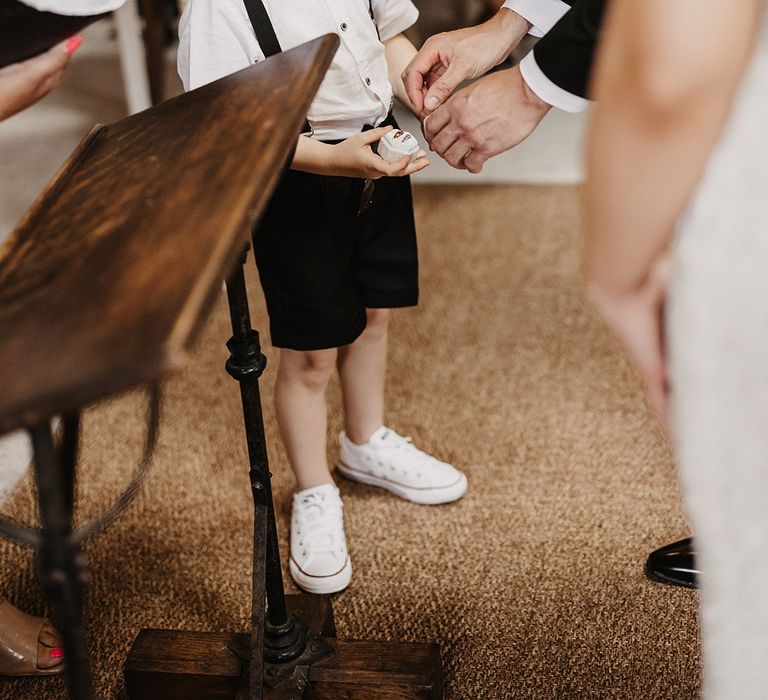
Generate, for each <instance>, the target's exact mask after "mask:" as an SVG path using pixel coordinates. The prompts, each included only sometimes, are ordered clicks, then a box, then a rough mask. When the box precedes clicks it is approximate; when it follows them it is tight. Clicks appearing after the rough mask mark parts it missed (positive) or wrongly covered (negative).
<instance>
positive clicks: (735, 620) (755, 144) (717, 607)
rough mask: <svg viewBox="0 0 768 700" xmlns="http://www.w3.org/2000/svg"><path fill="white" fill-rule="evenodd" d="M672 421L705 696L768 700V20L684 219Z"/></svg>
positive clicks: (672, 303) (673, 335) (676, 283)
mask: <svg viewBox="0 0 768 700" xmlns="http://www.w3.org/2000/svg"><path fill="white" fill-rule="evenodd" d="M668 311H669V313H668V320H667V327H668V334H669V349H670V376H671V380H672V387H673V388H672V392H673V393H672V411H673V413H672V416H673V426H674V428H673V429H674V431H675V435H676V442H677V447H678V455H679V464H680V474H681V479H682V482H683V491H684V494H685V500H686V506H687V508H688V512H689V514H690V517H691V521H692V524H693V530H694V533H695V537H696V547H697V549H696V551H697V553H698V561H699V564H700V568H701V570H702V571H703V576H702V590H701V628H702V643H703V664H704V689H703V695H704V697H705V698H709V699H713V698H714V699H717V700H752V699H754V700H765V699H766V698H768V18H766V17H765V16H764V18H763V21H762V29H761V33H760V36H759V37H758V40H757V45H756V49H755V53H754V56H753V58H752V62H751V67H750V69H749V72H748V74H747V76H746V78H745V80H744V82H743V84H742V86H741V88H740V92H739V97H738V99H737V102H736V104H735V107H734V110H733V112H732V114H731V117H730V119H729V123H728V126H727V127H726V129H725V132H724V134H723V137H722V139H721V142H720V144H719V146H718V148H717V150H716V151H715V153H714V155H713V157H712V159H711V161H710V163H709V166H708V169H707V172H706V175H705V177H704V179H703V181H702V183H701V185H700V187H699V190H698V192H697V194H696V196H695V198H694V199H693V201H692V202H691V204H690V207H689V211H688V212H687V214H686V215H685V217H684V218H683V220H682V221H681V224H680V227H679V231H678V239H677V241H676V245H675V250H674V271H673V282H672V285H671V288H670V296H669V309H668Z"/></svg>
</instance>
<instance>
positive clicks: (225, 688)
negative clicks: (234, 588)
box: [125, 595, 443, 700]
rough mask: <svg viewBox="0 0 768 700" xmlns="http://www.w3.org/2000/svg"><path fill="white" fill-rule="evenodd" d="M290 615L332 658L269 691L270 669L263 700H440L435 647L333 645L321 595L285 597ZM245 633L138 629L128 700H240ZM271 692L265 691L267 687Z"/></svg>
mask: <svg viewBox="0 0 768 700" xmlns="http://www.w3.org/2000/svg"><path fill="white" fill-rule="evenodd" d="M286 602H287V604H288V609H289V611H290V613H291V614H292V615H294V616H295V617H296V618H298V619H300V620H301V621H302V622H303V623H304V624H306V625H307V627H308V629H309V634H310V635H315V636H317V637H320V638H321V639H322V641H323V642H324V643H326V644H328V645H329V646H330V647H331V649H332V650H333V653H332V655H331V656H328V657H326V658H324V659H322V660H320V661H317V662H315V663H313V664H312V665H310V666H301V665H300V666H298V667H296V668H295V670H294V672H293V673H292V675H290V677H288V678H287V679H286V680H284V681H282V682H279V683H277V684H276V685H271V681H270V678H269V676H270V675H275V674H274V673H273V674H271V673H270V672H271V670H272V669H274V668H276V665H274V664H267V665H266V666H265V669H264V676H265V678H264V697H265V698H269V699H270V700H283V699H285V700H289V699H290V700H304V699H305V698H311V699H312V700H373V699H374V698H375V699H376V700H435V699H439V698H442V697H443V682H442V668H441V663H440V647H439V645H437V644H418V643H408V642H369V641H349V640H340V639H336V629H335V625H334V621H333V608H332V606H331V601H330V598H328V597H326V596H311V595H294V596H286ZM249 642H250V635H248V634H233V633H229V632H224V633H217V632H186V631H175V630H155V629H145V630H141V632H139V634H138V636H137V637H136V639H135V641H134V643H133V646H132V648H131V651H130V653H129V654H128V660H127V661H126V664H125V684H126V688H127V691H128V697H129V699H130V700H182V699H184V700H187V699H188V698H195V700H238V699H239V698H243V697H247V695H246V693H247V679H248V675H249V674H248V664H247V661H243V660H242V659H243V657H244V658H246V659H247V657H248V653H249V652H248V651H246V652H245V654H243V649H246V650H247V649H248V646H249ZM270 686H271V687H270Z"/></svg>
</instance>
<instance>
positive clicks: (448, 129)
mask: <svg viewBox="0 0 768 700" xmlns="http://www.w3.org/2000/svg"><path fill="white" fill-rule="evenodd" d="M462 136H464V134H462V133H461V130H460V129H459V128H458V126H456V124H455V123H454V122H449V123H448V124H446V125H445V126H444V127H443V128H442V129H441V130H440V132H439V133H437V134H435V136H434V138H433V139H432V140H431V141H430V142H429V147H430V148H431V149H432V150H433V151H434V152H435V153H437V154H438V155H440V156H444V154H445V153H446V152H447V151H448V149H449V148H450V147H451V146H453V144H454V143H456V141H458V140H459V139H460V138H461V137H462Z"/></svg>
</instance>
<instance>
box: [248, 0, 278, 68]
mask: <svg viewBox="0 0 768 700" xmlns="http://www.w3.org/2000/svg"><path fill="white" fill-rule="evenodd" d="M243 2H244V3H245V9H246V11H247V12H248V18H249V19H250V20H251V25H252V26H253V31H254V33H255V34H256V41H258V42H259V47H260V48H261V51H262V53H263V54H264V56H265V57H267V58H269V57H270V56H274V55H275V54H278V53H282V51H283V50H282V49H281V48H280V42H279V41H278V40H277V34H275V28H274V27H273V26H272V21H271V20H270V19H269V15H268V14H267V10H266V8H265V7H264V3H263V2H262V1H261V0H243Z"/></svg>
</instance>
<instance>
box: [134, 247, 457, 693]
mask: <svg viewBox="0 0 768 700" xmlns="http://www.w3.org/2000/svg"><path fill="white" fill-rule="evenodd" d="M244 262H245V256H243V260H242V262H241V264H240V265H238V266H237V269H236V270H235V271H234V273H233V274H232V276H231V277H230V278H229V279H228V280H227V295H228V298H229V311H230V319H231V321H232V337H231V338H230V339H229V341H228V342H227V347H228V348H229V350H230V353H231V355H230V358H229V360H228V361H227V365H226V369H227V372H228V373H229V374H230V375H231V376H232V377H233V378H234V379H236V380H237V381H238V382H239V384H240V395H241V398H242V403H243V417H244V420H245V434H246V440H247V443H248V456H249V460H250V472H249V473H250V480H251V492H252V495H253V501H254V513H255V516H254V542H253V580H252V593H253V607H252V620H251V625H252V626H251V633H250V635H232V634H229V635H227V634H225V635H221V634H214V633H210V634H208V633H199V632H178V631H167V630H142V631H141V632H140V633H139V636H138V637H137V638H136V641H135V642H134V645H133V648H132V649H131V652H130V654H129V656H128V660H127V662H126V665H125V678H126V686H127V689H128V697H129V698H130V700H139V699H141V700H154V699H157V700H161V699H162V700H174V699H175V698H179V699H181V698H185V699H186V698H190V697H195V698H197V699H198V700H203V699H206V700H207V699H209V698H210V699H211V700H213V699H214V698H216V699H219V698H221V699H222V700H233V699H234V698H235V697H236V698H237V699H238V700H246V699H247V700H261V699H262V698H274V699H277V698H281V699H282V698H290V699H291V700H304V699H305V698H309V697H311V698H313V700H323V699H328V700H331V699H333V700H338V699H339V698H346V699H348V700H357V699H359V700H373V698H376V699H377V700H389V699H390V698H391V699H392V700H410V699H413V700H416V699H417V698H419V699H421V698H430V699H431V698H441V697H442V671H441V666H440V648H439V646H438V645H436V644H406V643H400V642H389V643H388V642H347V641H340V640H337V639H335V628H334V624H333V610H332V608H331V605H330V601H329V600H328V599H327V598H323V597H322V596H290V597H289V599H288V601H287V600H286V596H285V592H284V588H283V577H282V571H281V568H280V552H279V549H278V544H277V529H276V526H275V513H274V506H273V502H272V488H271V484H270V477H271V474H270V472H269V462H268V459H267V448H266V441H265V437H264V422H263V418H262V412H261V399H260V396H259V377H260V376H261V374H262V372H263V371H264V368H265V367H266V358H265V357H264V355H263V354H262V352H261V347H260V345H259V334H258V333H257V332H256V331H255V330H254V329H253V328H251V319H250V313H249V309H248V297H247V295H246V288H245V275H244V272H243V264H244ZM265 602H266V610H265Z"/></svg>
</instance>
